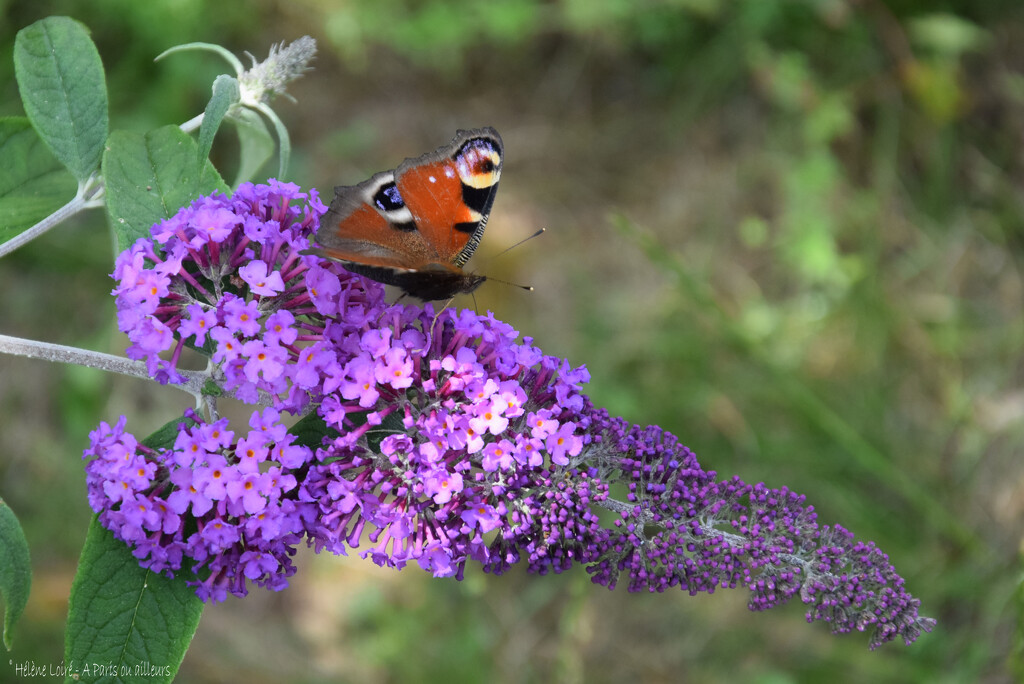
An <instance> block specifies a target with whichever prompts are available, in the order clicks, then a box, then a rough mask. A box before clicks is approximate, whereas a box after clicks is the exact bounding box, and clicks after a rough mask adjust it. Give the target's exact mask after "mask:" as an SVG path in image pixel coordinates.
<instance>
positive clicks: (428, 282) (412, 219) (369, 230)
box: [311, 128, 504, 299]
mask: <svg viewBox="0 0 1024 684" xmlns="http://www.w3.org/2000/svg"><path fill="white" fill-rule="evenodd" d="M503 154H504V148H503V146H502V142H501V137H500V136H499V135H498V132H497V131H495V130H494V129H493V128H481V129H475V130H471V131H458V133H456V135H455V138H454V139H453V140H452V141H451V142H450V143H449V144H447V145H444V146H442V147H440V148H438V149H437V150H435V151H433V152H430V153H428V154H425V155H423V156H421V157H418V158H416V159H406V160H405V161H404V162H402V164H401V165H399V166H398V168H397V169H395V170H394V171H384V172H382V173H378V174H375V175H374V176H373V177H371V178H370V179H368V180H366V181H363V182H362V183H360V184H358V185H353V186H339V187H337V188H335V189H334V190H335V197H334V200H333V201H332V202H331V206H330V209H329V210H328V212H327V214H325V215H324V217H323V218H322V219H321V221H320V228H319V230H318V231H317V234H316V242H317V243H318V245H319V248H318V249H314V250H311V251H313V252H314V253H318V254H321V255H323V256H326V257H328V258H331V259H336V260H338V261H342V262H344V264H345V267H346V268H347V269H348V270H350V271H353V272H355V273H361V274H363V275H365V276H367V277H369V278H372V279H374V280H377V281H380V282H383V283H386V284H391V285H397V286H398V287H401V288H402V289H403V290H405V291H406V292H407V293H409V294H412V295H413V296H416V297H420V298H421V299H443V298H446V297H450V296H452V295H454V294H455V293H457V292H471V291H472V290H473V289H476V287H478V286H479V285H480V283H482V282H483V281H484V280H485V278H484V277H483V276H476V275H467V274H465V273H463V271H462V265H463V264H464V263H465V262H466V261H467V260H468V259H469V258H470V257H471V256H472V255H473V252H474V251H476V248H477V245H479V243H480V239H481V237H483V232H484V228H485V226H486V225H487V216H488V214H489V213H490V210H491V207H492V205H493V204H494V197H495V194H496V192H497V189H498V180H499V179H500V177H501V165H502V158H503Z"/></svg>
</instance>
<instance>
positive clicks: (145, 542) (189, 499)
mask: <svg viewBox="0 0 1024 684" xmlns="http://www.w3.org/2000/svg"><path fill="white" fill-rule="evenodd" d="M186 417H187V418H188V419H189V422H191V425H189V424H188V423H185V422H183V423H181V424H180V425H179V431H178V436H177V439H176V440H175V442H174V447H173V448H172V449H159V450H158V449H152V448H149V447H146V446H144V445H142V444H140V443H139V442H138V441H136V440H135V438H134V437H133V436H132V435H131V434H128V433H126V432H125V431H124V425H125V419H124V417H122V418H121V420H119V421H118V423H117V424H116V425H115V426H114V427H111V426H109V425H108V424H106V423H101V424H100V427H99V428H98V429H97V430H96V431H94V432H93V433H91V434H90V435H89V438H90V446H89V448H88V449H86V451H85V456H86V457H90V456H94V457H95V458H93V459H92V460H90V461H89V463H88V464H87V465H86V469H85V470H86V480H87V482H88V485H89V503H90V505H91V506H92V508H93V510H95V511H97V512H98V513H99V520H100V523H101V524H102V525H103V526H104V527H106V528H107V529H110V530H113V531H114V534H115V536H117V538H118V539H120V540H122V541H124V542H126V543H127V544H129V545H130V546H131V547H132V553H134V554H135V556H136V558H139V559H141V560H142V561H143V566H144V567H146V568H149V569H150V570H153V571H154V572H167V574H168V575H170V576H172V577H173V576H174V573H175V572H176V571H177V570H179V569H180V568H181V567H182V563H183V560H184V558H189V559H192V560H193V561H195V563H194V565H193V570H195V571H196V572H197V573H202V574H203V575H205V579H203V580H202V581H197V582H194V584H196V585H197V586H196V593H197V594H198V595H199V597H200V598H202V599H203V600H208V599H212V600H216V601H223V600H224V599H225V598H227V594H228V593H229V592H230V593H233V594H236V595H241V596H244V595H245V594H246V592H247V589H246V581H249V582H252V583H253V584H256V585H257V586H265V587H268V588H270V589H276V590H280V589H282V588H284V587H285V586H287V584H288V581H287V578H288V577H290V576H291V575H293V574H294V573H295V566H294V565H293V564H292V562H291V556H293V555H294V554H295V546H296V544H298V543H299V542H300V541H301V539H302V528H303V525H302V521H301V520H300V518H299V513H300V511H301V507H300V506H298V505H297V504H296V502H295V499H294V496H292V495H290V494H289V492H292V491H294V490H295V488H296V486H297V482H296V479H295V475H294V473H295V471H296V469H297V468H298V467H299V466H301V465H302V464H304V463H306V462H307V461H308V460H309V459H310V456H311V450H310V449H309V448H308V447H304V446H300V445H298V444H296V443H295V436H294V435H291V434H289V433H288V432H287V429H286V428H285V426H284V425H283V424H281V422H280V417H279V415H278V412H277V411H276V410H275V409H273V408H267V409H265V410H263V411H262V412H256V413H254V414H253V415H252V419H251V420H250V427H251V428H252V429H251V430H250V431H249V432H248V433H247V434H246V435H245V436H244V437H241V438H240V439H237V440H236V439H235V435H234V433H233V432H232V431H231V430H230V429H228V421H227V419H221V420H218V421H216V422H214V423H201V422H199V421H198V420H196V416H195V415H194V414H191V413H190V414H189V415H187V416H186Z"/></svg>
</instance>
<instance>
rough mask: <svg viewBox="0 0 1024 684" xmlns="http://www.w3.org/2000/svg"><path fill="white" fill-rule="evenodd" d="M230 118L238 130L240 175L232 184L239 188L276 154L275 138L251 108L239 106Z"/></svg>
mask: <svg viewBox="0 0 1024 684" xmlns="http://www.w3.org/2000/svg"><path fill="white" fill-rule="evenodd" d="M229 120H230V121H231V122H232V123H233V124H235V130H236V131H237V132H238V144H239V165H238V176H237V177H236V178H235V182H234V183H233V184H232V187H235V188H237V187H238V186H239V185H241V184H242V183H244V182H245V181H247V180H252V179H253V178H255V177H256V173H257V172H258V171H259V170H260V167H262V166H263V165H264V164H266V163H267V160H268V159H270V157H271V155H273V154H274V138H273V136H271V135H270V131H269V130H267V125H266V124H265V123H264V122H263V119H262V118H260V115H259V114H257V113H256V112H254V111H252V110H251V109H246V108H244V107H238V108H236V109H235V111H233V112H232V113H231V115H230V118H229Z"/></svg>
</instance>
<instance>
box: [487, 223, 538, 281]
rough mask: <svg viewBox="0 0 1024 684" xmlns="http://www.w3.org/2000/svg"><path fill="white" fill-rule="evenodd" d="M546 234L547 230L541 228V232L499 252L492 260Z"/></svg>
mask: <svg viewBox="0 0 1024 684" xmlns="http://www.w3.org/2000/svg"><path fill="white" fill-rule="evenodd" d="M545 232H547V228H541V229H540V230H538V231H537V232H536V233H534V234H533V235H531V236H530V237H525V238H523V239H522V240H520V241H519V242H517V243H516V244H514V245H512V246H510V247H506V248H505V249H503V250H501V251H500V252H498V253H497V254H495V255H493V256H492V257H491V258H492V259H493V258H494V257H499V256H501V255H502V254H504V253H505V252H510V251H512V250H513V249H515V248H516V247H518V246H519V245H521V244H523V243H524V242H526V241H527V240H532V239H533V238H535V237H539V236H540V235H542V234H544V233H545ZM530 289H533V288H530Z"/></svg>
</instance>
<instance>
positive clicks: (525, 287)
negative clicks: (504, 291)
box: [473, 276, 533, 304]
mask: <svg viewBox="0 0 1024 684" xmlns="http://www.w3.org/2000/svg"><path fill="white" fill-rule="evenodd" d="M487 280H488V281H490V282H492V283H501V284H502V285H510V286H512V287H518V288H519V289H520V290H526V291H527V292H533V285H520V284H519V283H513V282H510V281H508V280H502V279H501V278H492V277H491V276H487ZM473 303H474V304H475V303H476V296H475V295H474V296H473Z"/></svg>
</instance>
